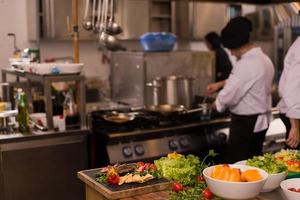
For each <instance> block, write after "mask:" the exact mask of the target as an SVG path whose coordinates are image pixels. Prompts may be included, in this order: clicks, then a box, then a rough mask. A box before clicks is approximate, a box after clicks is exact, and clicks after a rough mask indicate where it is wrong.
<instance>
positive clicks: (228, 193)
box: [203, 165, 268, 199]
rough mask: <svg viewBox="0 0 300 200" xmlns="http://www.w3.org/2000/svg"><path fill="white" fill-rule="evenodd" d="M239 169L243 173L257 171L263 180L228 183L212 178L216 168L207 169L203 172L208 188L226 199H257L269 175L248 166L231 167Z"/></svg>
mask: <svg viewBox="0 0 300 200" xmlns="http://www.w3.org/2000/svg"><path fill="white" fill-rule="evenodd" d="M229 166H230V167H233V168H238V169H240V170H241V171H242V172H243V171H245V170H248V169H256V170H258V171H259V173H260V175H261V176H262V177H263V179H262V180H259V181H253V182H228V181H222V180H218V179H214V178H212V177H211V173H212V171H213V168H214V167H215V166H211V167H207V168H205V169H204V170H203V175H204V178H205V181H206V183H207V186H208V188H209V189H210V190H211V191H212V193H214V194H215V195H217V196H219V197H222V198H225V199H252V198H254V197H256V196H257V195H258V194H259V193H260V192H261V190H262V188H263V186H264V184H265V182H266V181H267V178H268V173H267V172H265V171H264V170H262V169H259V168H256V167H251V166H247V165H229Z"/></svg>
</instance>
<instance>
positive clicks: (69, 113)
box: [63, 89, 80, 129]
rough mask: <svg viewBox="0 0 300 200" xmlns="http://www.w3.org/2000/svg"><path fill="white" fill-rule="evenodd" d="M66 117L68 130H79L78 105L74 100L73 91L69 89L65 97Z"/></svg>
mask: <svg viewBox="0 0 300 200" xmlns="http://www.w3.org/2000/svg"><path fill="white" fill-rule="evenodd" d="M63 113H64V117H65V123H66V129H77V128H79V123H80V122H79V121H80V120H79V113H78V110H77V105H76V103H75V100H74V95H73V90H72V89H69V91H68V92H67V94H66V95H65V100H64V112H63Z"/></svg>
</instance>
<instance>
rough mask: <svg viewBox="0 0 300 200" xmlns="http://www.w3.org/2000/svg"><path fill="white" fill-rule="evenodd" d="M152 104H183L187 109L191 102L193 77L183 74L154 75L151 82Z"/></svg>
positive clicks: (149, 84)
mask: <svg viewBox="0 0 300 200" xmlns="http://www.w3.org/2000/svg"><path fill="white" fill-rule="evenodd" d="M147 85H148V86H151V87H152V97H153V104H154V105H160V104H171V105H183V106H184V107H185V108H187V109H189V108H191V107H192V103H193V97H194V96H193V78H191V77H184V76H166V77H156V78H155V79H154V80H153V81H152V82H151V83H148V84H147Z"/></svg>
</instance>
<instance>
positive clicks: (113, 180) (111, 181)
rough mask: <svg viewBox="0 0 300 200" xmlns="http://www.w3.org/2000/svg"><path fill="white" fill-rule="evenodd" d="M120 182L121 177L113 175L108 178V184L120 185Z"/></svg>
mask: <svg viewBox="0 0 300 200" xmlns="http://www.w3.org/2000/svg"><path fill="white" fill-rule="evenodd" d="M119 181H120V176H119V175H116V174H111V175H109V176H108V177H107V182H108V183H109V184H111V185H118V184H119Z"/></svg>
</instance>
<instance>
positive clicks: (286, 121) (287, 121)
mask: <svg viewBox="0 0 300 200" xmlns="http://www.w3.org/2000/svg"><path fill="white" fill-rule="evenodd" d="M279 117H280V119H281V121H282V122H283V123H284V126H285V128H286V134H285V139H288V137H289V135H290V130H291V122H290V119H289V118H288V117H286V116H285V114H282V113H280V114H279ZM285 148H286V149H293V148H291V147H290V146H288V145H286V146H285ZM295 149H300V144H299V145H298V146H297V147H296V148H295Z"/></svg>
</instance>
